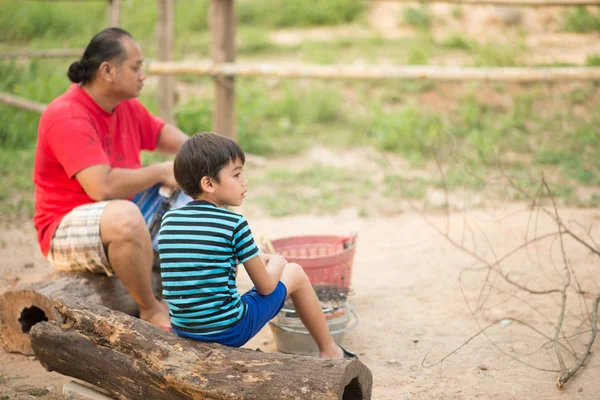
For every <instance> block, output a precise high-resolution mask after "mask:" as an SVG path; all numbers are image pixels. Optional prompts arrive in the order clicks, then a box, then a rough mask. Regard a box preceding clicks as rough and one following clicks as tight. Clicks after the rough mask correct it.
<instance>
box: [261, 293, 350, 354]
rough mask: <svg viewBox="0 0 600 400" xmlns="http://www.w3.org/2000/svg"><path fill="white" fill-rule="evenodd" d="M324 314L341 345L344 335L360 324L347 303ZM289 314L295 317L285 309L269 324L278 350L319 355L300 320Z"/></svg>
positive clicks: (292, 312)
mask: <svg viewBox="0 0 600 400" xmlns="http://www.w3.org/2000/svg"><path fill="white" fill-rule="evenodd" d="M324 312H325V316H326V317H327V325H328V326H329V331H330V332H331V336H332V337H333V340H334V341H335V342H336V343H337V344H338V345H341V344H342V339H343V337H344V333H345V332H347V331H349V330H351V329H353V328H354V327H355V326H356V325H357V324H358V317H357V316H356V313H355V312H354V310H353V309H352V307H350V305H349V304H347V303H346V304H345V305H344V306H342V307H339V308H335V309H330V310H324ZM289 314H293V315H295V313H294V310H286V309H283V310H281V311H280V312H279V314H278V315H277V316H276V317H275V318H273V319H272V320H271V321H270V322H269V326H270V327H271V331H272V332H273V339H274V340H275V344H276V345H277V350H279V351H280V352H282V353H291V354H300V355H307V356H313V355H315V354H318V353H319V348H318V347H317V344H316V343H315V341H314V340H313V338H312V336H310V333H309V332H308V331H307V330H306V327H305V326H304V324H303V323H302V321H300V318H298V317H297V316H295V317H289V316H287V315H289ZM336 314H337V315H336Z"/></svg>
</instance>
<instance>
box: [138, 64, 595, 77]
mask: <svg viewBox="0 0 600 400" xmlns="http://www.w3.org/2000/svg"><path fill="white" fill-rule="evenodd" d="M148 73H150V74H155V75H165V74H172V75H186V74H189V75H210V76H225V77H234V76H265V77H277V78H313V79H430V80H437V81H464V80H484V81H506V82H536V81H551V82H556V81H573V80H582V81H597V80H600V68H585V67H570V68H558V67H553V68H550V67H540V68H536V67H529V68H526V67H521V68H512V67H511V68H508V67H506V68H504V67H500V68H468V67H443V66H403V65H305V64H266V63H235V64H234V63H222V64H214V63H211V62H169V63H161V62H154V63H151V64H149V66H148Z"/></svg>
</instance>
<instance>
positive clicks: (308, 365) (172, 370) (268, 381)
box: [31, 297, 372, 400]
mask: <svg viewBox="0 0 600 400" xmlns="http://www.w3.org/2000/svg"><path fill="white" fill-rule="evenodd" d="M54 307H55V309H56V312H57V313H58V314H59V315H60V316H61V321H64V322H63V323H60V322H40V323H38V324H36V325H35V326H34V327H33V328H32V329H31V342H32V346H33V349H34V351H35V355H36V357H37V358H38V360H39V361H40V363H41V364H42V365H43V366H44V367H45V368H46V369H47V370H49V371H56V372H59V373H61V374H63V375H68V376H72V377H74V378H77V379H80V380H83V381H86V382H90V383H93V384H94V385H95V386H98V387H100V388H102V389H104V390H106V391H107V392H108V393H109V394H110V395H111V396H114V397H115V398H119V399H125V398H127V399H144V400H146V399H220V400H225V399H313V400H320V399H342V398H343V399H370V398H371V390H372V375H371V372H370V370H369V369H368V368H367V367H366V366H365V365H364V364H362V363H361V362H360V361H359V360H348V359H319V358H312V357H302V356H296V355H285V354H280V353H263V352H260V351H252V350H250V349H237V348H230V347H225V346H221V345H218V344H212V343H202V342H198V341H194V340H189V339H184V338H180V337H178V336H176V335H174V334H171V333H167V332H165V331H163V330H162V329H160V328H158V327H156V326H153V325H151V324H149V323H147V322H145V321H141V320H138V319H135V318H132V317H129V316H127V315H125V314H123V313H119V312H116V311H112V310H109V309H108V308H105V307H102V306H99V305H92V304H87V303H84V302H83V301H81V300H79V299H76V298H72V297H61V298H57V299H55V300H54Z"/></svg>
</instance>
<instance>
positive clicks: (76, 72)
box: [67, 28, 133, 84]
mask: <svg viewBox="0 0 600 400" xmlns="http://www.w3.org/2000/svg"><path fill="white" fill-rule="evenodd" d="M124 37H128V38H131V39H133V36H131V35H130V34H129V32H127V31H124V30H123V29H120V28H107V29H105V30H103V31H102V32H99V33H97V34H96V35H95V36H94V37H93V38H92V40H91V41H90V43H89V44H88V45H87V47H86V48H85V51H84V52H83V56H81V59H79V61H75V62H74V63H72V64H71V66H69V71H68V72H67V76H68V77H69V79H70V80H71V82H75V83H82V84H86V83H88V82H89V81H90V80H91V79H92V78H93V77H94V74H95V73H96V71H97V70H98V68H99V67H100V64H102V63H103V62H104V61H114V60H116V61H117V62H118V63H122V62H123V61H125V59H126V58H127V52H126V51H125V49H124V48H123V45H122V43H121V39H123V38H124Z"/></svg>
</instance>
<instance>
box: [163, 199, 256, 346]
mask: <svg viewBox="0 0 600 400" xmlns="http://www.w3.org/2000/svg"><path fill="white" fill-rule="evenodd" d="M158 251H159V255H160V274H161V277H162V284H163V292H162V293H163V299H164V300H166V301H167V303H168V304H169V309H170V314H171V324H172V325H173V327H174V328H175V329H177V330H178V331H182V332H188V333H194V334H198V335H207V334H209V335H210V334H216V333H220V332H223V331H225V330H227V329H229V328H231V327H233V326H234V325H235V324H237V323H238V322H239V321H240V320H241V319H242V317H243V316H244V314H245V313H246V304H245V303H244V302H243V301H241V296H240V295H239V293H238V291H237V286H236V282H235V269H236V265H237V264H238V263H243V262H245V261H247V260H249V259H251V258H252V257H254V256H256V255H257V254H258V248H257V247H256V244H255V243H254V239H253V238H252V232H251V231H250V227H249V226H248V222H247V221H246V220H245V219H244V217H243V216H241V215H239V214H236V213H233V212H231V211H228V210H226V209H223V208H218V207H217V206H215V205H214V204H212V203H209V202H207V201H202V200H196V201H191V202H189V203H188V204H187V205H185V206H183V207H181V208H178V209H174V210H170V211H168V212H167V213H166V214H165V216H164V217H163V220H162V224H161V227H160V231H159V239H158Z"/></svg>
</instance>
